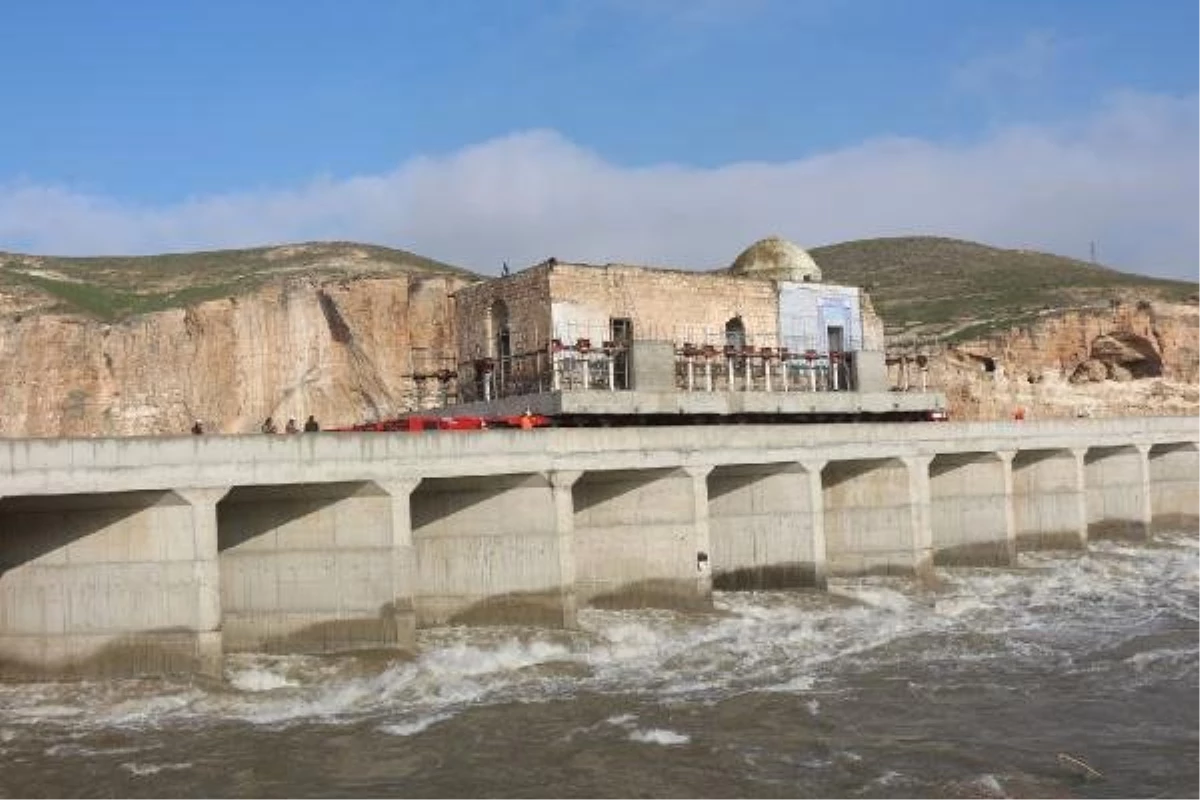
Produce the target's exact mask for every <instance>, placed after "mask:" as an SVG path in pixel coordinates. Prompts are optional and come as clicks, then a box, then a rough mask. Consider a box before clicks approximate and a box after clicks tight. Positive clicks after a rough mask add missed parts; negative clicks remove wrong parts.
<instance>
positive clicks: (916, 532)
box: [903, 456, 933, 579]
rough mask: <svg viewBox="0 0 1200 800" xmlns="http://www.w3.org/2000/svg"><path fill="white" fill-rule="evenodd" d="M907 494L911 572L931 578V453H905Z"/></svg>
mask: <svg viewBox="0 0 1200 800" xmlns="http://www.w3.org/2000/svg"><path fill="white" fill-rule="evenodd" d="M903 460H904V465H905V466H906V467H907V468H908V496H909V503H910V504H911V509H912V510H911V515H912V538H913V554H912V558H913V574H914V575H916V576H917V577H918V578H922V579H929V578H932V577H933V522H932V516H933V513H932V509H931V503H930V493H929V465H930V463H931V462H932V461H933V456H907V457H905V458H904V459H903Z"/></svg>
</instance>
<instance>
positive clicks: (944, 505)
mask: <svg viewBox="0 0 1200 800" xmlns="http://www.w3.org/2000/svg"><path fill="white" fill-rule="evenodd" d="M1008 487H1009V478H1008V464H1006V463H1005V461H1004V459H1003V458H1002V457H1001V456H1000V455H999V454H997V453H992V452H979V453H943V454H939V455H937V456H935V457H934V458H933V460H932V461H931V462H930V463H929V502H930V509H929V522H930V532H931V535H932V537H933V561H934V563H935V564H937V565H939V566H1008V565H1010V564H1013V563H1014V562H1015V561H1016V557H1017V549H1016V541H1015V539H1014V536H1013V533H1014V531H1013V518H1012V512H1011V505H1010V503H1009V494H1010V490H1009V488H1008Z"/></svg>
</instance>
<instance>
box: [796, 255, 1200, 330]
mask: <svg viewBox="0 0 1200 800" xmlns="http://www.w3.org/2000/svg"><path fill="white" fill-rule="evenodd" d="M810 253H811V254H812V256H813V258H815V259H816V260H817V263H818V264H820V265H821V269H822V271H823V272H824V275H825V279H826V280H829V281H833V282H835V283H844V284H848V285H851V286H864V287H866V288H867V289H869V291H870V293H871V297H872V299H873V300H874V301H875V309H876V310H877V311H878V312H879V314H880V316H881V317H882V318H883V320H884V322H885V324H886V325H887V328H888V332H889V333H890V334H892V335H895V336H901V335H903V334H908V335H910V336H917V335H920V336H937V337H939V338H942V339H944V340H947V341H965V340H970V339H976V338H979V337H981V336H986V335H988V334H989V333H992V332H994V331H1004V330H1007V329H1010V328H1013V327H1020V326H1028V325H1031V324H1034V323H1036V322H1037V321H1038V320H1039V319H1042V318H1044V317H1047V316H1053V315H1055V314H1057V313H1058V312H1059V311H1061V310H1062V309H1070V308H1107V307H1108V306H1109V305H1110V303H1111V302H1112V301H1114V300H1118V301H1119V300H1127V301H1128V300H1133V301H1134V302H1136V301H1137V300H1142V301H1147V302H1165V303H1181V302H1188V301H1191V302H1195V299H1196V295H1197V285H1196V284H1195V283H1187V282H1185V281H1171V280H1163V279H1159V278H1147V277H1145V276H1142V275H1132V274H1129V273H1125V272H1118V271H1117V270H1114V269H1110V268H1108V267H1104V266H1100V265H1097V264H1090V263H1087V262H1084V261H1077V260H1075V259H1072V258H1064V257H1062V256H1056V255H1051V254H1049V253H1038V252H1032V251H1028V250H1002V249H1000V248H996V247H988V246H986V245H982V244H977V243H975V242H964V241H961V240H958V239H943V238H938V237H932V236H917V237H902V238H886V239H863V240H860V241H854V242H845V243H843V244H836V245H832V246H829V247H818V248H814V249H813V250H811V251H810Z"/></svg>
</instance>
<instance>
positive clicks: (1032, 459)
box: [1012, 449, 1087, 550]
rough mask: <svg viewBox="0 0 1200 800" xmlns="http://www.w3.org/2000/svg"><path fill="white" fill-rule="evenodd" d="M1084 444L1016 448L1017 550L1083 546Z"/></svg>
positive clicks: (1085, 534) (1014, 505)
mask: <svg viewBox="0 0 1200 800" xmlns="http://www.w3.org/2000/svg"><path fill="white" fill-rule="evenodd" d="M1083 454H1084V451H1083V450H1073V449H1070V450H1069V449H1060V450H1020V451H1018V452H1017V454H1016V456H1014V457H1013V460H1012V474H1013V520H1014V525H1015V529H1016V542H1017V549H1018V550H1048V549H1064V550H1080V549H1083V548H1085V547H1087V507H1086V493H1085V489H1084V486H1085V484H1084V472H1083Z"/></svg>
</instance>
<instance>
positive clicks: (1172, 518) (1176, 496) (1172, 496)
mask: <svg viewBox="0 0 1200 800" xmlns="http://www.w3.org/2000/svg"><path fill="white" fill-rule="evenodd" d="M1148 456H1149V464H1148V469H1149V473H1150V510H1151V519H1150V528H1151V531H1153V532H1163V533H1167V532H1180V531H1182V532H1192V533H1194V532H1195V531H1196V526H1197V525H1198V524H1200V510H1198V508H1200V488H1198V486H1200V452H1198V450H1197V446H1196V443H1195V442H1179V443H1172V444H1156V445H1154V446H1153V447H1151V448H1150V451H1149V454H1148Z"/></svg>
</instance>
